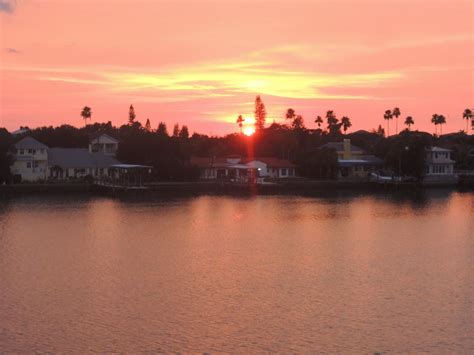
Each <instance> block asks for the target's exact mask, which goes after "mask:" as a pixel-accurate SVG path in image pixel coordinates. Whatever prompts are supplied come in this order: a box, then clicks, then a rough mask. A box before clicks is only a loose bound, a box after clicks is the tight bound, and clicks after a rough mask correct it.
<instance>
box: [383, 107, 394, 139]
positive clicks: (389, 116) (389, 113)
mask: <svg viewBox="0 0 474 355" xmlns="http://www.w3.org/2000/svg"><path fill="white" fill-rule="evenodd" d="M392 118H393V114H392V111H390V110H386V111H385V113H384V115H383V119H384V120H387V137H388V136H389V135H390V120H391V119H392Z"/></svg>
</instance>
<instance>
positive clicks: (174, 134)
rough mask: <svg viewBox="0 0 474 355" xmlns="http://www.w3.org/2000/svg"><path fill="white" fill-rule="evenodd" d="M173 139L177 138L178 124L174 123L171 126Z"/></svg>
mask: <svg viewBox="0 0 474 355" xmlns="http://www.w3.org/2000/svg"><path fill="white" fill-rule="evenodd" d="M173 137H179V124H178V123H176V124H175V125H174V126H173Z"/></svg>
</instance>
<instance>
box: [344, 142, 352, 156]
mask: <svg viewBox="0 0 474 355" xmlns="http://www.w3.org/2000/svg"><path fill="white" fill-rule="evenodd" d="M351 155H352V154H351V140H350V139H344V154H343V156H344V158H343V159H350V158H351Z"/></svg>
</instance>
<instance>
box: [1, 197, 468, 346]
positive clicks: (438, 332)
mask: <svg viewBox="0 0 474 355" xmlns="http://www.w3.org/2000/svg"><path fill="white" fill-rule="evenodd" d="M473 215H474V194H473V193H458V192H450V191H445V190H433V191H429V192H425V193H422V194H421V195H418V196H415V197H414V196H411V195H408V196H407V195H401V194H393V195H391V194H375V195H371V194H353V195H349V196H347V195H344V194H337V195H334V196H324V197H318V196H313V197H304V196H259V197H247V198H235V197H225V196H201V197H193V198H174V199H162V200H158V201H156V200H147V201H136V200H135V201H120V200H113V199H106V198H90V197H84V196H82V197H81V196H76V197H68V198H67V197H44V196H41V197H22V198H16V199H13V200H9V201H4V202H0V289H1V290H2V292H0V318H1V322H0V350H3V351H14V352H29V351H40V352H45V351H60V352H61V351H62V352H84V351H98V352H113V351H200V352H201V351H238V352H248V351H251V352H255V351H260V352H261V351H284V352H292V351H293V352H295V351H298V352H301V351H308V350H313V351H324V352H371V353H373V352H473V351H474V326H473V324H474V302H473V300H474V278H473V277H472V275H473V274H474V233H473V230H474V222H473V218H472V216H473Z"/></svg>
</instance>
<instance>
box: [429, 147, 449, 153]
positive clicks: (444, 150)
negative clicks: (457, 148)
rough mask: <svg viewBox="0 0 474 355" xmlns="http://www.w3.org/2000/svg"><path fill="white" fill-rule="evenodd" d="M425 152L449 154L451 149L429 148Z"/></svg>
mask: <svg viewBox="0 0 474 355" xmlns="http://www.w3.org/2000/svg"><path fill="white" fill-rule="evenodd" d="M426 150H429V151H432V152H450V151H451V149H446V148H441V147H430V148H426Z"/></svg>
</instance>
